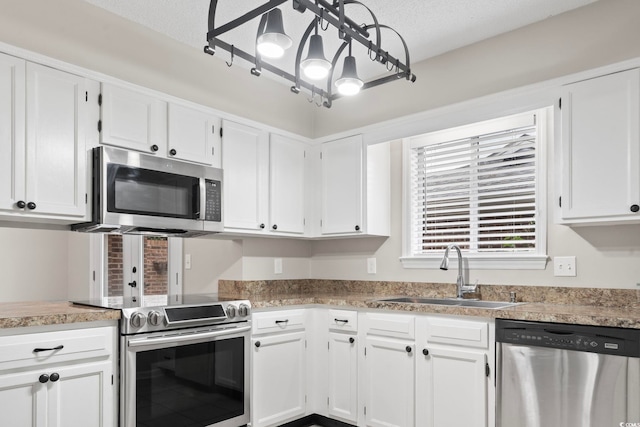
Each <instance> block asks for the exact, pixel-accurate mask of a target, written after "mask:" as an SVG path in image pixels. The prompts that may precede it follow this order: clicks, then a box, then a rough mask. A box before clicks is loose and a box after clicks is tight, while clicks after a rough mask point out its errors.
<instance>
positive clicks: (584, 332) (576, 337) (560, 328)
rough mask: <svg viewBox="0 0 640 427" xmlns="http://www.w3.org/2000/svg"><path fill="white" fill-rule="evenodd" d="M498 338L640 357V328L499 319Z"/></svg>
mask: <svg viewBox="0 0 640 427" xmlns="http://www.w3.org/2000/svg"><path fill="white" fill-rule="evenodd" d="M496 341H498V342H504V343H511V344H519V345H524V346H538V347H549V348H558V349H565V350H576V351H586V352H591V353H602V354H612V355H619V356H631V357H640V330H638V329H623V328H611V327H603V326H586V325H569V324H560V323H542V322H527V321H514V320H502V319H498V320H497V321H496Z"/></svg>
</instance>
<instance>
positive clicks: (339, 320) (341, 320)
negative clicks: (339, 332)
mask: <svg viewBox="0 0 640 427" xmlns="http://www.w3.org/2000/svg"><path fill="white" fill-rule="evenodd" d="M333 320H334V321H335V322H342V323H349V320H348V319H333Z"/></svg>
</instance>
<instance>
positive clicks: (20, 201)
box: [16, 200, 27, 209]
mask: <svg viewBox="0 0 640 427" xmlns="http://www.w3.org/2000/svg"><path fill="white" fill-rule="evenodd" d="M16 206H17V207H19V208H20V209H24V207H25V206H27V204H26V203H25V202H24V201H23V200H18V202H17V203H16Z"/></svg>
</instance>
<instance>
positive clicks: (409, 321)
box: [366, 313, 415, 339]
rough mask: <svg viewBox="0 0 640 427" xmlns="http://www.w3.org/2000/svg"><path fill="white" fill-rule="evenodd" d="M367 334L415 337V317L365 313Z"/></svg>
mask: <svg viewBox="0 0 640 427" xmlns="http://www.w3.org/2000/svg"><path fill="white" fill-rule="evenodd" d="M366 325H367V334H369V335H380V336H386V337H397V338H411V339H413V338H415V317H414V316H412V315H407V314H385V313H367V314H366Z"/></svg>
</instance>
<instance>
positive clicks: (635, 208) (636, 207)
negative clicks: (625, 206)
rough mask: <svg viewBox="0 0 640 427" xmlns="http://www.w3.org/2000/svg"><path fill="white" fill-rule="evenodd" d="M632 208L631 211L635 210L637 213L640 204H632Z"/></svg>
mask: <svg viewBox="0 0 640 427" xmlns="http://www.w3.org/2000/svg"><path fill="white" fill-rule="evenodd" d="M630 209H631V212H634V213H635V212H638V211H640V206H638V205H631V208H630Z"/></svg>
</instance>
